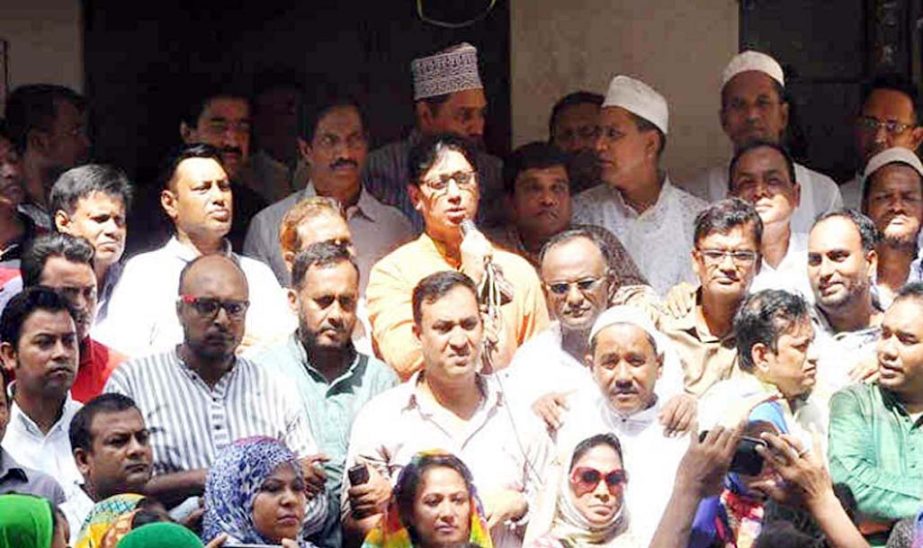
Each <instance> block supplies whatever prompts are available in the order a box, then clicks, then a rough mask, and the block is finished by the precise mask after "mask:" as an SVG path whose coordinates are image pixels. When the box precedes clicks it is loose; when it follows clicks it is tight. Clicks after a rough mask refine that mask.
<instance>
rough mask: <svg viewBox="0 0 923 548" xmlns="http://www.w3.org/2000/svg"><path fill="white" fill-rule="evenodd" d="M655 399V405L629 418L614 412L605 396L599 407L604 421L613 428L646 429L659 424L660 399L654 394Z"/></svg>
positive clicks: (601, 399) (602, 397) (601, 396)
mask: <svg viewBox="0 0 923 548" xmlns="http://www.w3.org/2000/svg"><path fill="white" fill-rule="evenodd" d="M654 398H655V399H654V404H653V405H651V406H650V407H648V408H647V409H643V410H641V411H638V412H637V413H632V414H631V415H628V416H623V415H621V414H619V413H616V412H615V411H613V410H612V408H611V407H610V406H609V400H608V399H606V397H605V395H602V394H601V395H600V398H599V404H598V405H599V410H600V414H601V415H602V417H603V420H604V421H605V422H606V424H607V425H609V426H610V427H612V428H619V427H621V426H623V425H625V426H631V427H633V428H646V427H648V426H650V425H651V424H653V423H655V422H657V417H658V415H659V414H660V407H661V403H660V398H659V397H657V394H656V393H655V394H654Z"/></svg>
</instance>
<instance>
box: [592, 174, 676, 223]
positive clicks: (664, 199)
mask: <svg viewBox="0 0 923 548" xmlns="http://www.w3.org/2000/svg"><path fill="white" fill-rule="evenodd" d="M605 188H607V189H608V191H609V194H610V196H612V198H613V199H614V200H615V201H616V203H617V204H618V206H619V208H621V209H623V210H624V211H625V212H626V213H627V214H628V215H630V216H633V217H649V216H653V215H656V214H658V213H659V212H661V211H662V210H664V209H666V208H667V207H668V206H669V203H670V202H671V201H672V198H673V195H674V194H675V193H676V189H675V188H674V187H673V185H672V184H671V183H670V176H669V175H667V174H666V173H664V175H663V184H662V185H661V186H660V194H658V195H657V201H656V202H654V204H653V205H652V206H651V207H649V208H647V209H646V210H644V212H643V213H638V212H637V211H635V210H634V208H632V207H631V206H629V205H628V204H627V203H626V202H625V200H624V198H622V193H621V192H619V191H618V190H615V189H614V188H612V187H611V186H608V185H606V187H605Z"/></svg>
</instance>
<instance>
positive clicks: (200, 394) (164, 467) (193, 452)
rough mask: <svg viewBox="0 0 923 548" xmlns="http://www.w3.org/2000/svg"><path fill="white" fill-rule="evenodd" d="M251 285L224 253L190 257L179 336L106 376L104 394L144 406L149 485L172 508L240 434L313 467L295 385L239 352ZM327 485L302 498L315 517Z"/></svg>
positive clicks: (313, 449) (313, 448)
mask: <svg viewBox="0 0 923 548" xmlns="http://www.w3.org/2000/svg"><path fill="white" fill-rule="evenodd" d="M248 286H249V284H248V282H247V277H246V275H245V274H244V272H243V270H241V268H240V266H239V265H238V264H237V262H235V260H234V259H232V258H230V257H226V256H224V255H219V254H212V255H203V256H200V257H198V258H196V259H194V260H192V261H190V262H189V263H188V264H187V265H186V266H185V267H184V268H183V270H182V273H181V274H180V276H179V289H178V291H177V293H178V295H176V297H175V300H174V304H173V307H174V311H175V314H176V316H177V318H178V319H179V322H180V324H181V325H182V329H183V339H182V340H181V342H180V344H179V345H177V346H176V347H175V348H172V349H170V350H167V351H165V352H161V353H158V354H152V355H149V356H146V357H144V358H139V359H134V360H130V361H128V362H126V363H125V364H124V365H122V366H121V367H119V368H118V369H117V370H116V371H115V372H114V373H113V375H112V377H111V378H110V379H109V382H108V383H107V384H106V390H105V391H106V392H107V393H117V394H123V395H125V396H128V397H129V398H131V399H132V400H134V401H135V404H136V405H137V407H138V409H139V410H140V411H141V415H142V417H143V419H144V424H145V425H146V426H147V428H148V431H149V432H150V433H151V435H150V444H151V447H152V449H153V454H154V458H153V478H152V479H151V481H150V482H149V483H148V484H147V494H148V495H149V496H153V497H156V498H158V499H159V500H161V501H162V502H163V503H164V504H165V505H167V506H168V507H172V506H175V505H177V504H179V503H181V502H183V501H184V500H186V499H187V498H189V497H198V496H201V495H202V493H203V492H204V489H205V477H206V474H207V471H208V468H209V466H210V465H211V464H212V462H213V461H214V459H215V455H216V454H217V453H218V452H219V451H220V450H221V449H223V448H225V447H227V446H228V445H230V444H231V443H233V442H234V441H236V440H239V439H241V438H248V437H252V436H268V437H272V438H276V439H278V440H280V441H282V442H283V443H285V445H286V446H287V447H288V448H289V449H291V450H292V451H293V452H294V453H295V454H296V455H298V457H299V458H300V459H301V460H300V462H301V465H302V468H303V469H304V471H305V473H306V475H308V476H311V477H313V475H314V474H315V472H314V467H313V460H311V459H309V458H308V457H309V456H310V455H314V454H316V453H317V444H316V443H315V441H314V437H313V435H312V434H311V431H310V427H309V425H308V419H307V417H306V416H305V413H304V409H303V408H302V406H301V402H300V400H299V399H298V396H297V394H296V393H295V391H294V389H293V388H292V387H291V386H290V385H289V384H286V383H285V382H284V381H283V380H282V378H281V377H279V376H277V375H274V374H273V373H272V372H271V371H269V370H267V369H266V368H264V367H260V366H258V365H257V364H255V363H254V362H252V361H250V360H248V359H245V358H241V357H239V356H237V354H236V350H237V347H238V345H240V342H241V340H242V339H243V335H244V324H245V319H246V317H247V314H248V309H249V308H250V301H249V298H250V292H249V289H248ZM321 485H322V482H321ZM323 493H324V492H323V487H322V486H321V487H320V489H319V493H317V494H316V496H313V497H312V498H311V500H310V502H309V505H308V514H311V515H312V516H315V517H317V516H321V517H319V518H316V519H320V520H322V519H323V516H325V515H326V511H327V500H326V497H325V496H324V494H323ZM312 522H313V520H312Z"/></svg>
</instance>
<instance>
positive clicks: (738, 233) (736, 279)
mask: <svg viewBox="0 0 923 548" xmlns="http://www.w3.org/2000/svg"><path fill="white" fill-rule="evenodd" d="M753 231H754V226H753V223H748V224H747V225H745V226H735V227H734V228H732V229H731V230H729V231H728V232H726V233H722V232H712V233H711V234H708V235H707V236H705V237H704V238H702V239H701V240H699V241H698V242H696V248H695V249H693V251H692V270H693V271H694V272H695V275H696V277H697V278H698V279H699V283H700V284H701V286H702V291H703V292H706V293H709V294H711V295H723V296H726V297H737V298H739V299H743V298H744V297H745V296H746V295H747V291H748V290H749V289H750V284H751V283H752V282H753V278H754V277H756V274H757V273H758V272H759V266H760V263H759V251H760V250H759V246H758V245H757V242H756V238H755V236H754V232H753ZM707 251H722V252H725V255H724V256H723V257H722V258H721V259H720V260H718V261H717V262H716V261H715V260H713V259H710V258H708V257H706V256H705V254H703V252H707ZM729 252H731V253H733V252H750V253H752V254H753V255H754V256H753V259H752V260H742V259H734V258H733V257H732V256H730V255H728V254H727V253H729Z"/></svg>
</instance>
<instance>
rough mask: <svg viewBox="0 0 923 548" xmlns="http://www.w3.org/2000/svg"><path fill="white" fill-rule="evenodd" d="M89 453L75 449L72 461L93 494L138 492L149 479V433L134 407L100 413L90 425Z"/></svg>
mask: <svg viewBox="0 0 923 548" xmlns="http://www.w3.org/2000/svg"><path fill="white" fill-rule="evenodd" d="M90 437H91V438H92V440H93V444H92V448H91V450H90V451H89V452H85V451H83V450H82V449H76V450H75V452H74V460H75V461H76V463H77V468H78V469H79V470H80V473H81V474H82V475H84V476H88V477H89V480H90V482H91V483H92V484H93V486H94V490H95V491H96V494H97V495H98V496H100V497H101V498H108V497H110V496H112V495H116V494H119V493H141V492H143V491H144V488H145V485H147V482H148V481H150V479H151V465H152V461H153V458H154V457H153V452H152V449H151V444H150V432H148V430H147V428H145V426H144V419H143V418H142V417H141V413H140V412H139V411H138V410H137V409H126V410H124V411H115V412H101V413H97V414H96V416H95V417H93V421H92V423H91V424H90Z"/></svg>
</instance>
